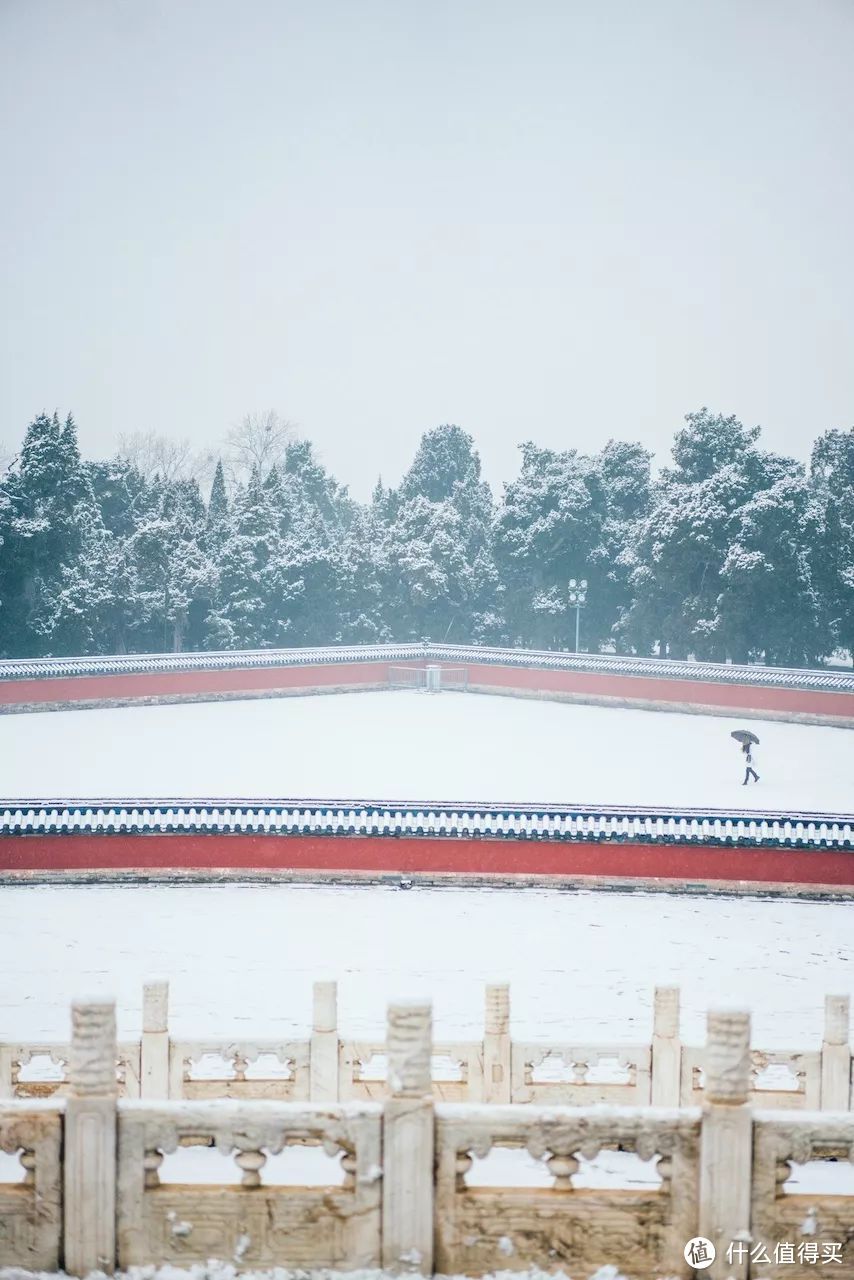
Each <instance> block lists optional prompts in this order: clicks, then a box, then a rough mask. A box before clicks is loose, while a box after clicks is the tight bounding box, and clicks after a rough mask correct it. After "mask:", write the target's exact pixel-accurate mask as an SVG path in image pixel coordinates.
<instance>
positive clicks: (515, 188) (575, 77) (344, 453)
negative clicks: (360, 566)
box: [0, 0, 854, 496]
mask: <svg viewBox="0 0 854 1280" xmlns="http://www.w3.org/2000/svg"><path fill="white" fill-rule="evenodd" d="M852 66H854V2H852V0H690V2H688V3H686V0H643V2H642V3H638V0H607V2H603V0H516V2H514V3H510V2H508V0H239V2H238V0H233V2H226V0H0V178H2V190H3V195H2V199H0V296H2V303H0V310H2V317H0V325H2V329H0V440H3V441H4V442H5V443H7V444H17V442H18V441H19V440H20V438H21V436H22V434H23V431H24V429H25V427H26V424H27V422H28V421H29V420H30V419H31V418H32V416H33V415H34V414H35V413H37V412H38V411H39V410H41V409H42V408H43V407H44V408H47V409H48V410H53V409H54V408H58V409H59V410H60V411H61V412H65V411H67V410H68V409H71V410H72V411H73V412H74V414H75V416H76V418H77V419H78V422H79V425H80V430H81V441H82V444H83V448H84V450H85V451H86V452H87V453H90V454H105V453H109V452H110V451H111V450H112V448H113V447H114V444H115V440H116V437H117V435H118V434H119V433H120V432H123V431H124V432H128V431H136V430H144V429H147V428H154V429H156V430H158V431H162V432H164V433H169V434H173V435H176V436H189V437H190V438H191V440H192V441H193V442H194V443H196V444H198V445H199V446H208V445H211V444H213V443H214V442H216V441H217V440H218V439H220V438H221V437H222V436H223V434H224V433H225V431H226V430H227V429H228V428H229V426H231V425H232V424H234V423H235V422H236V421H237V420H239V418H240V417H241V416H242V415H243V414H244V413H246V412H249V411H258V410H264V409H267V408H271V407H272V408H276V409H277V410H279V412H281V413H282V414H283V415H284V416H285V417H288V418H290V419H292V420H294V421H295V422H296V423H297V424H298V426H299V428H300V431H301V433H303V434H305V435H307V436H309V437H310V438H311V439H313V440H314V441H315V442H316V443H317V445H318V447H319V449H320V451H321V454H322V456H323V458H324V460H325V462H326V463H327V465H329V466H330V467H331V469H332V470H333V471H334V472H335V474H336V475H337V476H338V478H339V479H340V480H342V481H343V482H345V483H349V484H350V485H351V488H352V490H353V492H354V493H355V494H356V495H357V496H367V494H368V492H369V490H370V488H371V486H372V484H373V482H374V480H375V478H376V475H377V473H378V472H382V474H383V476H384V478H385V479H386V480H388V481H391V482H394V481H396V479H397V478H398V477H399V476H400V474H401V472H402V471H403V469H404V468H405V467H406V466H407V465H408V463H409V461H410V459H411V456H412V453H413V451H414V449H415V446H416V444H417V441H418V438H419V436H420V434H421V432H422V431H423V430H424V429H425V428H428V427H432V426H436V425H437V424H439V423H441V422H457V423H459V424H460V425H461V426H463V427H464V428H465V429H466V430H468V431H470V432H471V433H472V435H473V436H474V437H475V440H476V442H477V444H478V446H479V448H480V450H481V454H482V456H483V459H484V464H485V468H486V473H487V476H488V478H489V479H490V480H491V481H492V482H493V483H496V484H497V482H498V481H500V480H502V479H509V478H511V477H512V475H513V474H515V472H516V470H517V452H516V446H517V444H518V443H519V442H520V441H522V440H524V439H527V438H532V439H535V440H536V441H537V442H539V443H540V444H543V445H549V446H552V447H555V448H568V447H573V446H574V447H579V448H583V449H594V448H596V447H598V446H599V445H601V444H602V443H604V441H605V440H607V439H608V437H609V436H618V437H624V438H632V439H640V440H642V441H644V443H646V444H647V445H648V446H650V447H652V448H654V449H656V450H657V451H659V452H664V451H666V449H667V447H668V445H669V442H670V439H671V437H672V435H673V432H674V431H675V430H676V429H677V428H678V426H679V425H680V422H681V418H682V415H683V414H684V413H685V412H686V411H688V410H690V409H693V408H697V407H699V406H701V405H703V404H708V405H710V406H712V407H714V408H716V409H720V410H722V411H724V412H735V413H737V414H738V415H739V417H741V418H742V419H743V420H744V421H746V422H748V423H750V424H753V423H757V422H758V423H761V424H762V425H763V426H764V427H765V432H766V434H765V439H766V442H767V444H768V445H769V446H770V447H774V448H777V449H780V450H785V451H788V452H791V453H794V454H796V455H798V456H801V457H806V456H807V453H808V449H809V443H810V441H811V439H812V438H813V437H814V436H815V435H816V434H817V433H818V432H820V431H822V430H825V429H826V428H828V427H832V426H837V427H848V426H850V425H851V424H852V423H854V305H852V304H853V303H854V244H853V243H852V242H853V241H854V236H852V228H854V141H852V139H854V110H852V107H854V74H853V73H852Z"/></svg>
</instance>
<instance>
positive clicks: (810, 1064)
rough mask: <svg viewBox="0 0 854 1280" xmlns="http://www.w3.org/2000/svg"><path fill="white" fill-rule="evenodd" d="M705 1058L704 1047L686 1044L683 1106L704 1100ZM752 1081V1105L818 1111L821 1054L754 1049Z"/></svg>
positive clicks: (751, 1064) (752, 1055)
mask: <svg viewBox="0 0 854 1280" xmlns="http://www.w3.org/2000/svg"><path fill="white" fill-rule="evenodd" d="M704 1058H705V1049H702V1048H697V1047H689V1046H683V1049H682V1082H681V1094H680V1097H681V1102H682V1105H683V1106H699V1105H700V1104H701V1103H702V1101H703V1097H704V1091H705V1085H704V1069H703V1062H704ZM750 1083H751V1088H750V1094H749V1099H750V1102H751V1103H752V1104H753V1106H756V1107H764V1108H766V1109H771V1108H774V1109H775V1110H776V1109H780V1110H787V1111H788V1110H817V1109H818V1107H819V1105H820V1100H821V1054H820V1053H819V1052H818V1051H814V1052H813V1051H808V1052H801V1051H800V1050H797V1049H751V1051H750Z"/></svg>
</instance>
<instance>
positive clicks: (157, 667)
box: [0, 644, 854, 693]
mask: <svg viewBox="0 0 854 1280" xmlns="http://www.w3.org/2000/svg"><path fill="white" fill-rule="evenodd" d="M371 661H374V662H422V661H427V662H431V661H444V662H456V663H475V664H478V665H493V666H513V667H535V668H541V669H547V670H559V671H585V672H602V673H605V674H613V675H627V676H647V677H649V676H654V677H657V678H660V679H670V680H702V681H709V682H712V683H725V684H749V685H762V686H767V687H772V688H774V687H776V688H792V689H817V690H818V689H821V690H828V691H832V692H838V693H854V672H847V671H828V670H806V669H799V668H784V667H757V666H736V665H731V664H728V663H714V662H675V661H671V660H669V659H662V658H631V657H615V656H612V655H608V654H593V653H582V654H572V653H555V652H552V651H549V650H545V651H538V650H534V649H500V648H487V647H486V646H478V645H445V644H400V645H346V646H329V647H326V648H312V649H252V650H243V651H240V650H235V651H232V652H220V653H208V652H204V653H154V654H119V655H116V656H109V657H106V656H105V657H95V658H31V659H6V660H4V661H0V680H21V679H27V680H34V679H35V680H38V679H50V678H55V677H57V676H97V675H125V674H133V673H138V672H177V671H211V670H228V669H232V670H233V669H237V668H241V669H245V668H252V667H299V666H323V665H329V666H335V665H338V664H346V663H352V662H371Z"/></svg>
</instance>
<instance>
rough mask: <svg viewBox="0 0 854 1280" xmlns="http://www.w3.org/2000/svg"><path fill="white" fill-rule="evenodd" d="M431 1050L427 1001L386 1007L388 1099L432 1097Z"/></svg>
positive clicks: (431, 1013) (430, 1012)
mask: <svg viewBox="0 0 854 1280" xmlns="http://www.w3.org/2000/svg"><path fill="white" fill-rule="evenodd" d="M432 1050H433V1009H432V1005H431V1004H430V1002H429V1001H406V1002H403V1001H400V1002H396V1003H394V1004H390V1005H389V1008H388V1031H387V1037H386V1052H387V1057H388V1085H389V1091H390V1092H391V1095H392V1097H395V1098H423V1097H426V1096H429V1095H431V1094H432V1088H433V1085H432V1079H431V1070H430V1058H431V1054H432Z"/></svg>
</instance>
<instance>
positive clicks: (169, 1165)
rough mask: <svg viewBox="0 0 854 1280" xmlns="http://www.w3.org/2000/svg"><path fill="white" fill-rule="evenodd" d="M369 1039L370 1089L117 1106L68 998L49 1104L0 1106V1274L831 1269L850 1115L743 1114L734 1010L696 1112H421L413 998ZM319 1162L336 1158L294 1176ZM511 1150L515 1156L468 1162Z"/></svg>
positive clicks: (744, 1041) (104, 1034) (711, 1035)
mask: <svg viewBox="0 0 854 1280" xmlns="http://www.w3.org/2000/svg"><path fill="white" fill-rule="evenodd" d="M386 1046H387V1055H388V1061H389V1071H388V1078H389V1089H388V1094H387V1096H386V1097H385V1098H384V1099H383V1100H382V1102H380V1103H371V1102H344V1103H342V1102H335V1101H324V1102H320V1103H312V1102H304V1101H292V1102H278V1101H260V1102H259V1101H243V1100H240V1101H238V1100H234V1099H225V1100H217V1101H208V1102H199V1101H186V1100H182V1101H177V1100H176V1101H164V1100H160V1101H154V1100H147V1099H141V1100H136V1101H127V1100H122V1099H119V1098H117V1096H116V1080H115V1062H116V1057H117V1043H116V1018H115V1006H114V1005H113V1004H112V1002H109V1001H104V1000H101V1001H75V1003H74V1005H73V1015H72V1042H71V1047H70V1061H71V1075H70V1080H69V1090H68V1096H67V1097H66V1098H65V1099H62V1100H57V1101H55V1102H54V1101H52V1100H48V1101H47V1102H43V1103H41V1104H39V1103H34V1102H23V1103H22V1102H16V1101H4V1102H0V1149H2V1151H4V1152H6V1153H8V1154H9V1155H15V1154H17V1155H18V1159H19V1162H20V1166H21V1169H22V1172H23V1174H24V1176H23V1177H22V1178H19V1179H18V1182H17V1185H12V1186H10V1185H9V1184H8V1182H7V1183H5V1184H3V1185H0V1212H2V1213H4V1214H7V1215H8V1214H14V1224H15V1229H14V1230H13V1231H11V1232H9V1231H6V1232H3V1231H0V1267H13V1268H24V1267H25V1268H29V1269H31V1270H36V1269H39V1270H43V1271H56V1270H57V1269H58V1267H59V1265H60V1262H62V1264H63V1266H64V1269H65V1272H66V1273H68V1274H69V1275H73V1276H81V1277H82V1276H87V1275H89V1274H91V1273H93V1272H99V1273H108V1274H109V1273H112V1272H113V1271H114V1270H115V1269H116V1268H117V1267H118V1268H121V1269H123V1270H127V1269H128V1268H130V1267H132V1266H134V1265H142V1266H147V1265H149V1264H151V1262H152V1261H155V1262H156V1263H158V1264H160V1265H164V1264H167V1265H168V1264H179V1265H182V1266H184V1267H186V1266H192V1265H194V1264H195V1265H197V1266H199V1267H207V1266H208V1260H209V1259H210V1258H211V1257H214V1258H219V1259H222V1260H226V1261H228V1262H230V1263H231V1264H236V1267H237V1268H240V1269H242V1270H247V1271H249V1270H252V1269H253V1268H270V1269H272V1268H277V1267H278V1268H287V1269H291V1270H297V1271H299V1273H300V1274H305V1273H306V1272H307V1271H311V1270H320V1269H335V1270H345V1271H347V1270H349V1271H356V1270H360V1269H377V1268H379V1267H384V1268H385V1269H386V1270H387V1271H389V1272H391V1273H393V1274H398V1275H399V1274H400V1273H411V1274H413V1273H414V1274H421V1275H424V1276H430V1275H433V1274H444V1275H448V1276H452V1275H472V1276H478V1275H485V1274H494V1273H496V1272H499V1271H502V1272H506V1271H507V1270H509V1269H512V1270H515V1271H523V1270H525V1269H531V1270H532V1271H533V1270H536V1271H537V1272H539V1273H540V1274H542V1273H544V1272H553V1271H554V1270H555V1269H556V1268H559V1269H560V1270H561V1271H562V1272H565V1273H566V1274H567V1275H580V1276H590V1275H593V1274H595V1273H597V1272H598V1270H599V1268H600V1267H601V1265H602V1264H603V1263H604V1262H606V1261H607V1262H608V1263H610V1264H612V1266H613V1270H614V1274H620V1273H623V1274H626V1275H633V1276H638V1275H644V1276H684V1275H687V1274H688V1273H689V1272H692V1271H693V1270H694V1265H695V1264H701V1263H702V1264H703V1266H704V1265H705V1262H706V1261H707V1260H708V1258H709V1256H710V1250H712V1249H713V1250H715V1251H716V1252H717V1255H718V1260H716V1261H715V1263H714V1264H713V1267H712V1268H710V1269H709V1275H710V1277H711V1280H722V1278H723V1277H731V1278H732V1280H746V1278H747V1276H748V1274H749V1269H750V1261H751V1259H752V1258H754V1259H755V1258H756V1256H757V1255H756V1254H755V1252H754V1251H755V1250H757V1249H765V1250H767V1251H768V1252H767V1254H766V1257H767V1259H768V1262H769V1263H771V1258H772V1257H774V1256H775V1254H774V1251H775V1248H776V1249H779V1248H780V1247H781V1246H782V1247H783V1248H787V1249H789V1250H790V1251H791V1254H792V1257H783V1258H782V1261H784V1262H791V1261H792V1258H793V1257H795V1256H796V1251H797V1250H798V1249H799V1248H800V1249H802V1250H803V1259H802V1261H803V1262H804V1263H805V1264H811V1263H821V1264H822V1265H828V1264H831V1263H837V1264H841V1265H842V1267H843V1270H842V1271H841V1272H840V1273H839V1274H845V1275H850V1274H851V1267H852V1262H854V1241H852V1239H851V1233H850V1210H849V1208H848V1203H849V1202H848V1200H847V1199H846V1197H845V1195H844V1194H840V1190H842V1191H844V1190H845V1188H844V1187H842V1188H840V1185H839V1184H840V1182H841V1181H842V1180H843V1179H842V1178H841V1177H840V1176H839V1175H840V1174H844V1173H845V1172H848V1173H849V1181H850V1172H851V1165H852V1164H854V1116H852V1115H851V1113H850V1112H839V1111H821V1112H807V1111H804V1112H801V1113H798V1114H793V1113H791V1112H787V1111H779V1110H778V1111H769V1110H757V1109H755V1106H754V1103H753V1101H752V1099H751V1092H750V1081H751V1051H750V1015H749V1013H747V1012H746V1011H744V1010H738V1009H727V1010H710V1011H709V1014H708V1017H707V1034H706V1045H705V1054H704V1061H705V1063H706V1093H705V1099H704V1105H703V1107H702V1108H700V1107H695V1106H690V1107H666V1106H655V1107H639V1106H620V1105H594V1106H566V1105H550V1106H538V1105H526V1106H518V1105H513V1104H512V1103H505V1104H503V1105H494V1106H477V1105H470V1104H468V1105H466V1104H454V1103H439V1104H437V1103H436V1102H435V1100H434V1098H433V1097H432V1095H431V1088H430V1071H429V1064H430V1060H431V1054H432V1053H433V1051H434V1050H435V1047H436V1046H435V1044H434V1042H433V1038H432V1010H431V1006H430V1005H429V1003H426V1002H423V1001H418V1002H411V1003H396V1004H392V1005H391V1006H390V1007H389V1010H388V1020H387V1034H386ZM306 1147H308V1148H312V1147H313V1148H314V1149H315V1150H314V1152H311V1151H308V1152H307V1151H306V1150H305V1148H306ZM188 1148H189V1149H190V1150H188ZM321 1153H322V1154H324V1155H325V1156H326V1157H328V1158H329V1160H331V1161H332V1162H333V1164H332V1165H331V1167H329V1166H327V1167H326V1168H324V1170H323V1173H322V1175H321V1176H320V1177H318V1171H317V1170H316V1169H315V1174H314V1178H313V1179H312V1178H307V1177H305V1176H304V1175H305V1168H306V1160H305V1157H307V1156H312V1155H314V1156H320V1155H321ZM514 1153H515V1154H517V1155H518V1154H519V1153H525V1160H526V1165H525V1167H524V1168H522V1167H520V1166H519V1165H518V1164H516V1165H513V1166H511V1167H510V1168H508V1167H507V1165H506V1163H505V1166H504V1171H503V1176H498V1177H496V1176H495V1173H496V1168H495V1161H494V1160H492V1166H493V1167H492V1170H491V1173H490V1174H487V1171H486V1165H487V1164H488V1163H490V1158H492V1157H495V1156H497V1157H501V1156H502V1155H504V1156H506V1155H512V1154H514ZM185 1157H189V1159H190V1161H191V1163H192V1170H191V1171H188V1169H187V1160H186V1159H183V1158H185ZM277 1157H282V1159H283V1160H285V1161H288V1160H290V1159H291V1158H294V1159H293V1160H292V1161H291V1163H290V1164H286V1165H285V1166H283V1165H281V1164H280V1165H279V1167H278V1170H277V1167H276V1161H277ZM175 1161H177V1162H178V1163H179V1164H180V1165H181V1167H180V1169H179V1167H178V1165H176V1164H175V1163H174V1162H175ZM627 1161H628V1162H629V1167H627V1165H626V1162H627ZM632 1161H633V1163H632ZM811 1161H825V1162H829V1163H826V1164H825V1165H824V1167H823V1169H822V1173H823V1174H824V1175H825V1176H824V1177H823V1178H822V1180H821V1183H819V1184H818V1185H813V1186H811V1187H809V1188H808V1193H805V1189H804V1188H803V1187H802V1185H801V1184H800V1183H799V1181H798V1178H799V1176H800V1174H799V1173H798V1171H796V1169H795V1167H794V1166H795V1165H796V1164H797V1165H801V1166H802V1165H805V1164H808V1163H809V1162H811ZM482 1162H483V1163H482ZM620 1162H622V1163H620ZM639 1162H640V1163H639ZM296 1163H298V1165H299V1171H298V1172H297V1169H296ZM202 1166H204V1171H203V1169H202ZM500 1168H501V1165H500V1160H499V1170H500ZM283 1173H285V1175H286V1176H284V1177H283V1176H282V1174H283ZM793 1173H796V1174H797V1176H796V1177H795V1178H794V1179H793V1178H792V1174H793ZM193 1175H195V1176H193ZM484 1175H486V1176H484ZM834 1175H835V1176H834ZM200 1183H207V1184H208V1185H206V1186H204V1185H200ZM7 1220H8V1219H7ZM691 1242H693V1243H694V1246H695V1248H696V1249H697V1250H698V1252H697V1253H696V1254H691V1255H687V1254H686V1249H689V1248H690V1246H691ZM778 1256H779V1255H778ZM686 1260H687V1262H688V1267H687V1270H686ZM762 1261H764V1260H763V1259H762V1258H761V1255H760V1256H759V1261H758V1263H757V1265H759V1264H760V1263H761V1262H762ZM771 1265H772V1266H773V1265H774V1264H773V1263H771ZM698 1269H702V1267H699V1266H698ZM230 1274H233V1269H230ZM774 1274H777V1272H776V1270H775V1271H774ZM793 1274H797V1275H801V1274H804V1271H803V1268H802V1267H800V1268H798V1269H797V1270H796V1271H793ZM828 1274H829V1273H828Z"/></svg>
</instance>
